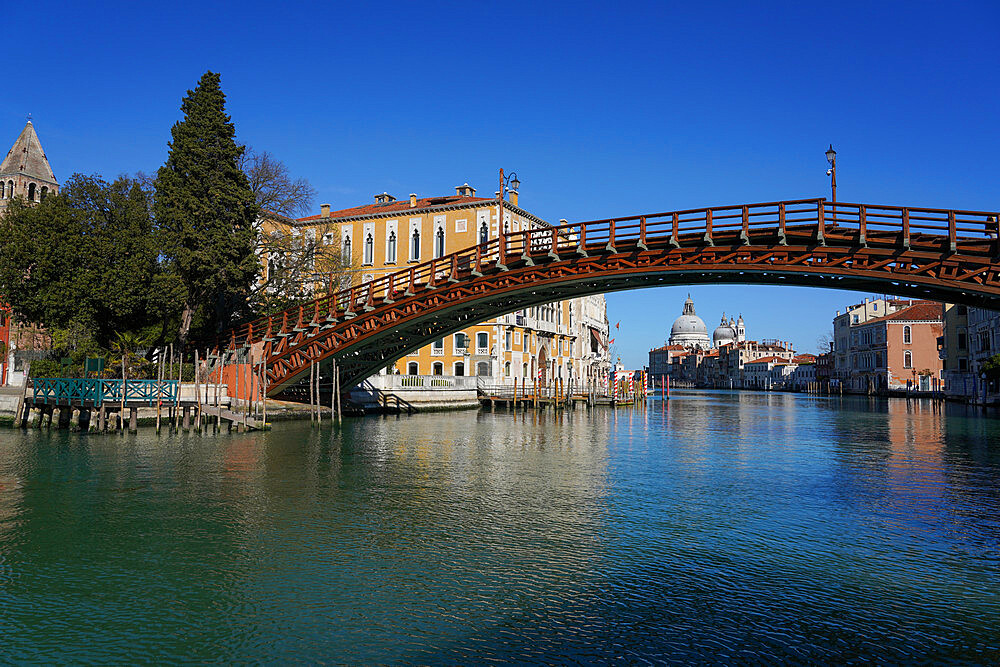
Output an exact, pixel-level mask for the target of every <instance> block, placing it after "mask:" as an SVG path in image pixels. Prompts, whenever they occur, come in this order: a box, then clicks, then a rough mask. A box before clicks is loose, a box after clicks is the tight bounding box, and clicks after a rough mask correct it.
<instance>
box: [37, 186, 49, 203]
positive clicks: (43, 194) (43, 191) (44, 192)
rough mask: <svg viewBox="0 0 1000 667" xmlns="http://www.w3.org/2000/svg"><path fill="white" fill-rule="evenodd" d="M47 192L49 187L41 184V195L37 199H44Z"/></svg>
mask: <svg viewBox="0 0 1000 667" xmlns="http://www.w3.org/2000/svg"><path fill="white" fill-rule="evenodd" d="M47 194H49V189H48V188H47V187H46V186H44V185H43V186H42V197H41V199H39V201H45V195H47Z"/></svg>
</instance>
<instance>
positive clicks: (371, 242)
mask: <svg viewBox="0 0 1000 667" xmlns="http://www.w3.org/2000/svg"><path fill="white" fill-rule="evenodd" d="M374 263H375V239H373V238H372V235H371V234H369V235H368V236H366V237H365V264H374Z"/></svg>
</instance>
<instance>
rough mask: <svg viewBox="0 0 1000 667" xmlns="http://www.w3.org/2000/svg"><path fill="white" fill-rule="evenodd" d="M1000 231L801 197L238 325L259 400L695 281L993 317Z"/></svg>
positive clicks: (436, 270)
mask: <svg viewBox="0 0 1000 667" xmlns="http://www.w3.org/2000/svg"><path fill="white" fill-rule="evenodd" d="M998 232H1000V229H998V214H997V213H996V212H987V211H958V210H944V209H926V208H908V207H899V206H881V205H872V204H850V203H842V202H837V203H836V204H833V203H830V202H827V201H826V200H825V199H804V200H794V201H783V202H768V203H760V204H743V205H737V206H721V207H714V208H703V209H693V210H686V211H672V212H668V213H657V214H655V215H639V216H630V217H626V218H615V219H608V220H595V221H590V222H578V223H573V224H567V225H562V226H559V227H548V228H542V229H534V230H525V231H520V232H513V233H506V234H503V235H501V236H500V237H499V238H496V239H492V240H490V241H489V242H487V243H484V244H482V245H479V246H475V247H472V248H468V249H465V250H461V251H459V252H456V253H452V254H450V255H446V256H444V257H440V258H437V259H433V260H430V261H428V262H423V263H422V264H416V265H414V266H412V267H410V268H407V269H403V270H401V271H397V272H396V273H392V274H389V275H386V276H383V277H381V278H378V279H377V280H374V281H371V282H366V283H361V284H358V285H354V286H352V287H349V288H347V289H343V290H340V291H337V292H332V293H330V294H328V295H325V296H323V297H321V298H319V299H316V300H315V301H312V302H309V303H307V304H305V305H301V306H296V307H294V308H291V309H289V310H286V311H284V312H280V313H276V314H274V315H270V316H268V317H264V318H261V319H258V320H255V321H253V322H249V323H247V324H244V325H243V326H241V327H240V328H238V329H235V330H233V331H232V332H230V334H228V335H227V336H226V337H225V338H224V339H223V342H222V344H221V345H222V347H228V348H229V349H234V348H245V347H247V346H249V347H251V348H253V349H255V351H256V352H257V354H256V355H255V356H257V357H258V358H263V359H264V360H265V363H266V374H267V387H268V393H269V394H274V393H277V392H279V391H281V390H282V389H284V388H286V387H288V386H289V385H291V384H293V383H295V382H297V381H299V380H300V379H302V377H303V375H306V374H308V373H309V369H310V366H311V364H312V362H324V361H329V360H330V359H331V358H334V357H335V358H336V359H337V364H338V366H339V368H340V369H341V377H340V380H341V385H342V386H344V387H347V386H352V385H354V384H356V383H358V382H359V381H361V380H362V379H364V378H365V377H368V376H369V375H372V374H374V373H376V372H378V370H379V369H381V368H384V367H385V366H387V365H388V364H390V363H392V362H394V361H395V360H396V359H399V358H400V357H402V356H404V355H406V354H407V353H409V352H411V351H413V350H416V349H418V348H420V347H422V346H424V345H426V344H428V343H430V342H431V341H433V340H436V339H438V338H442V337H444V336H447V335H449V334H451V333H454V332H457V331H460V330H462V329H464V328H465V327H468V326H470V325H472V324H476V323H478V322H482V321H484V320H487V319H489V318H491V317H495V316H498V315H502V314H506V313H510V312H513V311H515V310H518V309H521V308H525V307H527V306H532V305H536V304H543V303H549V302H552V301H557V300H560V299H566V298H571V297H576V296H584V295H588V294H598V293H603V292H614V291H619V290H626V289H636V288H642V287H659V286H665V285H678V284H697V283H712V284H717V283H756V284H779V285H804V286H811V287H830V288H836V289H850V290H859V291H874V292H883V293H889V294H896V295H901V296H911V297H917V298H928V299H936V300H939V301H949V302H954V303H963V304H967V305H973V306H981V307H985V308H993V309H998V310H1000V245H998V244H1000V233H998Z"/></svg>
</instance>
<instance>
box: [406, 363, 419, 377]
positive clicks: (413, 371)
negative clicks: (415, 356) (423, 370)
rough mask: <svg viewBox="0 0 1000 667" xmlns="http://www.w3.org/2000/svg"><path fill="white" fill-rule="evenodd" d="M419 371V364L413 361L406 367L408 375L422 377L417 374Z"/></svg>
mask: <svg viewBox="0 0 1000 667" xmlns="http://www.w3.org/2000/svg"><path fill="white" fill-rule="evenodd" d="M418 370H420V369H419V367H418V366H417V362H415V361H411V362H410V363H408V364H407V365H406V374H407V375H420V373H418V372H417V371H418Z"/></svg>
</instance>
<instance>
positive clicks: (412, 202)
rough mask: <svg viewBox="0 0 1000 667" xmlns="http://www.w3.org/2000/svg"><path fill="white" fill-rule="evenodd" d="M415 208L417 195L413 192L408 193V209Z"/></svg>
mask: <svg viewBox="0 0 1000 667" xmlns="http://www.w3.org/2000/svg"><path fill="white" fill-rule="evenodd" d="M416 207H417V195H416V194H415V193H413V192H411V193H410V208H416Z"/></svg>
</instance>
